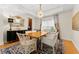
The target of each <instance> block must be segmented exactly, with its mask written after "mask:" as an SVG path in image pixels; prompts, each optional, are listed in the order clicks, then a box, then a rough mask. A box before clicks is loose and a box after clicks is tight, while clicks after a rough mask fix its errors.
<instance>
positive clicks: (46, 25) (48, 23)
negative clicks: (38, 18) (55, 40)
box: [42, 17, 56, 32]
mask: <svg viewBox="0 0 79 59" xmlns="http://www.w3.org/2000/svg"><path fill="white" fill-rule="evenodd" d="M54 20H55V18H54V17H48V18H45V19H44V20H42V31H47V32H54V31H55V30H56V28H55V22H54Z"/></svg>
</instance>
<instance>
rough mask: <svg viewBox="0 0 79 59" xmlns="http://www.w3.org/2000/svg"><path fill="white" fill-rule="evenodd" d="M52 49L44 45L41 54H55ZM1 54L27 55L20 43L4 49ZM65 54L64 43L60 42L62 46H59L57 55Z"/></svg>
mask: <svg viewBox="0 0 79 59" xmlns="http://www.w3.org/2000/svg"><path fill="white" fill-rule="evenodd" d="M52 52H53V51H52V48H51V47H49V46H47V45H45V44H44V45H43V50H42V51H41V50H40V53H39V54H53V53H52ZM0 53H1V54H25V50H24V48H23V47H22V46H21V45H20V43H18V44H16V45H14V46H11V47H9V48H4V49H0ZM62 53H63V47H62V43H61V42H60V44H59V45H58V49H57V51H56V54H62ZM32 54H38V53H34V52H33V53H32Z"/></svg>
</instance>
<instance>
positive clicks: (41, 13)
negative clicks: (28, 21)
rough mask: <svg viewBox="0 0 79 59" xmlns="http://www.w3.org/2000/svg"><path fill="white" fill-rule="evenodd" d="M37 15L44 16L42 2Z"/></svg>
mask: <svg viewBox="0 0 79 59" xmlns="http://www.w3.org/2000/svg"><path fill="white" fill-rule="evenodd" d="M37 15H38V17H39V18H42V17H43V16H44V14H43V10H42V5H41V4H40V9H39V11H38V13H37Z"/></svg>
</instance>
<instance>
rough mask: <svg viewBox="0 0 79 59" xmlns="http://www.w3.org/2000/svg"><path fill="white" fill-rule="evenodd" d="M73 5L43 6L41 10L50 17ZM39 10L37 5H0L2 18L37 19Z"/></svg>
mask: <svg viewBox="0 0 79 59" xmlns="http://www.w3.org/2000/svg"><path fill="white" fill-rule="evenodd" d="M72 7H73V5H63V4H43V5H42V10H43V12H44V14H45V16H47V15H52V14H55V13H59V12H62V11H63V10H65V11H66V10H70V9H72ZM38 10H39V4H1V5H0V12H1V13H2V14H3V15H4V16H7V17H8V16H14V15H22V16H25V17H26V16H34V17H37V11H38Z"/></svg>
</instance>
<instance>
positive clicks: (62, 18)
mask: <svg viewBox="0 0 79 59" xmlns="http://www.w3.org/2000/svg"><path fill="white" fill-rule="evenodd" d="M59 26H60V31H61V33H60V34H61V38H62V39H65V40H72V37H73V33H72V11H66V12H63V13H61V14H59Z"/></svg>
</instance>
